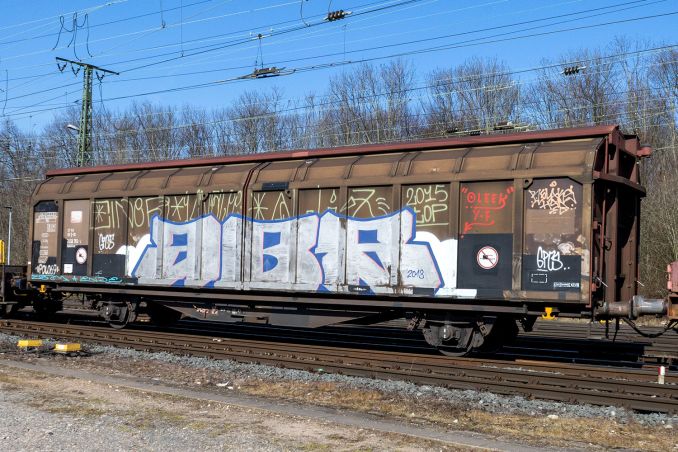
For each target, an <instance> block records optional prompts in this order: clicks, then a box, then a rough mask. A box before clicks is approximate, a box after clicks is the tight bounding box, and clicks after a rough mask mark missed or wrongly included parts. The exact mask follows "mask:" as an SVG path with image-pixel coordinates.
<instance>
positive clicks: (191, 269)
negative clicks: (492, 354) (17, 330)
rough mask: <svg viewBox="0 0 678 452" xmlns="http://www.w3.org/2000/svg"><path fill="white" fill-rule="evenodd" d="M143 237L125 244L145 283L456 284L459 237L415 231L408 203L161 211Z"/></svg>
mask: <svg viewBox="0 0 678 452" xmlns="http://www.w3.org/2000/svg"><path fill="white" fill-rule="evenodd" d="M243 228H245V229H246V233H245V234H243ZM243 236H245V237H246V240H245V245H244V247H245V248H244V250H243V249H242V238H243ZM142 243H144V244H145V245H144V249H143V250H139V249H138V247H137V249H134V250H132V249H130V248H131V247H128V249H127V250H125V252H126V253H127V255H128V268H131V269H132V271H131V272H130V275H131V276H132V277H136V278H139V282H140V283H151V284H152V283H155V284H172V285H178V286H182V285H193V286H195V285H200V286H207V287H224V288H248V287H250V288H255V287H271V288H289V289H298V290H318V291H342V290H346V289H345V288H346V287H347V286H367V287H369V291H370V292H372V293H392V292H393V291H394V290H395V287H396V286H398V285H400V286H404V287H428V288H431V289H433V290H435V291H439V292H440V293H441V294H446V295H450V294H453V292H454V290H455V285H456V259H457V243H456V240H453V239H449V240H445V241H440V240H438V238H437V237H436V236H435V235H434V234H432V233H430V232H417V231H416V215H415V213H414V211H413V210H412V209H411V208H409V207H408V208H404V209H402V210H401V211H398V212H395V213H392V214H389V215H386V216H382V217H377V218H369V219H358V218H352V217H344V216H341V215H338V214H336V213H335V212H333V211H326V212H324V213H322V214H316V213H309V214H305V215H302V216H300V217H297V218H290V219H285V220H271V221H261V220H253V219H249V218H246V219H243V218H242V217H240V216H239V215H236V214H231V215H229V216H228V217H226V218H225V219H224V220H223V221H219V220H218V219H217V218H216V217H214V216H213V215H209V216H204V217H201V218H197V219H195V220H191V221H188V222H183V223H175V222H171V221H169V220H166V219H162V218H160V217H157V216H156V217H154V218H153V219H152V220H151V224H150V234H149V239H148V240H142ZM243 260H244V262H243ZM243 264H244V265H243ZM241 272H242V276H241Z"/></svg>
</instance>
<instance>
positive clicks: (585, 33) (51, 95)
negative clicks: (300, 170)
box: [0, 0, 678, 133]
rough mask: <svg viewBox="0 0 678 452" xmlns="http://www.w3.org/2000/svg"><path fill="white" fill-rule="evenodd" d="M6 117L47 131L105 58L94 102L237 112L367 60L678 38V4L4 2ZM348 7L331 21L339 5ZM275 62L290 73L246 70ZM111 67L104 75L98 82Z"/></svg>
mask: <svg viewBox="0 0 678 452" xmlns="http://www.w3.org/2000/svg"><path fill="white" fill-rule="evenodd" d="M2 6H3V14H2V16H0V107H1V108H0V113H1V114H2V116H4V117H5V118H8V119H11V120H12V121H14V122H15V123H16V124H17V125H18V126H19V127H20V128H21V129H22V130H24V131H27V132H31V131H32V132H34V133H39V132H40V130H41V129H42V128H43V127H44V126H45V125H46V124H47V123H48V122H50V121H51V120H52V119H53V118H54V115H55V113H56V112H59V111H63V109H65V108H69V107H73V106H76V107H78V108H79V102H80V99H81V97H82V71H80V72H77V74H76V73H74V72H75V69H77V66H73V65H70V64H66V65H65V66H64V65H61V66H59V65H58V64H57V61H56V58H57V57H60V58H64V59H68V60H73V61H81V62H83V63H88V64H93V65H96V66H99V67H101V68H105V69H108V70H110V71H114V72H117V73H118V75H115V74H105V75H104V76H103V77H101V75H102V73H100V72H99V73H96V72H95V77H94V85H93V101H94V105H95V108H97V107H98V106H99V105H100V104H101V103H102V102H103V105H104V106H105V107H106V108H107V109H109V110H112V111H122V110H125V109H126V108H128V107H129V106H130V105H131V104H132V103H133V102H151V103H154V104H161V105H165V106H175V107H181V106H183V105H192V106H195V107H199V108H205V109H208V110H209V109H216V108H223V107H228V106H229V104H230V103H231V102H232V101H233V100H235V99H237V97H238V96H239V95H241V94H242V93H243V92H245V91H248V90H250V91H252V90H269V89H271V88H272V87H277V88H278V89H280V90H281V91H282V92H283V95H284V98H285V99H287V100H289V101H290V102H294V101H295V100H297V99H301V98H302V97H303V96H304V95H305V94H308V93H310V92H314V93H316V94H319V95H322V94H323V93H324V91H325V90H326V89H327V86H328V82H329V80H330V79H331V78H332V77H333V76H336V75H337V74H339V73H341V72H342V71H346V70H351V69H352V68H355V66H356V65H357V64H360V63H361V62H368V63H370V64H377V65H378V64H383V63H388V62H389V61H393V60H395V59H398V58H399V59H401V60H403V61H405V62H407V63H408V64H410V65H411V67H412V68H413V69H414V70H415V73H416V74H417V77H418V83H424V80H425V76H426V74H427V73H429V72H431V71H432V70H434V69H440V68H450V67H454V66H455V65H458V64H460V63H462V62H464V61H465V60H467V59H469V58H472V57H481V58H482V57H496V58H497V59H499V60H502V61H504V62H505V63H506V64H507V65H508V66H509V67H510V68H511V69H513V70H523V69H530V68H535V67H539V66H540V65H541V64H543V61H544V59H557V58H558V57H559V56H561V55H563V54H566V53H567V52H570V51H576V50H577V49H583V48H605V47H606V46H608V45H609V44H610V43H611V42H612V40H613V39H614V38H615V37H618V36H623V37H626V38H628V39H630V40H632V41H639V42H641V43H643V45H646V46H647V47H648V48H651V47H657V46H662V45H673V44H676V45H678V1H676V0H635V1H632V0H617V1H613V0H600V1H591V0H589V1H585V0H553V1H546V0H541V1H536V0H516V1H512V0H478V1H454V0H331V1H330V0H305V1H303V0H249V1H244V0H110V1H96V0H95V1H84V0H74V1H59V0H32V1H15V0H4V1H3V2H2ZM338 10H343V11H349V12H350V13H351V14H348V15H347V16H346V17H345V18H343V19H341V20H336V21H327V20H326V17H327V14H328V11H338ZM272 66H275V67H277V68H280V69H281V75H280V76H278V77H270V78H258V79H254V78H245V79H243V78H240V77H243V76H246V75H248V74H252V73H253V71H254V70H255V69H258V68H266V67H272ZM97 74H98V76H96V75H97Z"/></svg>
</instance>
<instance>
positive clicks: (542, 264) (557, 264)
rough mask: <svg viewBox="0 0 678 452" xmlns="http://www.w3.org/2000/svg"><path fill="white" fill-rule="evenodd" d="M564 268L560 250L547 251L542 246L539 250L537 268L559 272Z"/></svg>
mask: <svg viewBox="0 0 678 452" xmlns="http://www.w3.org/2000/svg"><path fill="white" fill-rule="evenodd" d="M562 268H563V262H562V261H561V260H560V251H557V250H553V251H547V250H545V249H543V248H542V247H541V246H540V247H539V249H538V250H537V270H539V271H543V272H557V271H558V270H561V269H562Z"/></svg>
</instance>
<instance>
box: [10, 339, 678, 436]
mask: <svg viewBox="0 0 678 452" xmlns="http://www.w3.org/2000/svg"><path fill="white" fill-rule="evenodd" d="M17 339H18V338H17V337H14V336H9V335H5V334H2V333H0V343H2V342H5V343H12V344H15V343H16V340H17ZM87 350H88V351H89V352H91V353H95V354H104V355H109V356H115V357H118V358H126V359H132V360H139V361H143V360H150V361H156V362H164V363H171V364H177V365H181V366H185V367H188V368H193V369H208V370H216V371H221V372H224V373H226V374H228V375H229V376H230V377H231V379H244V380H247V379H249V378H251V379H261V380H270V381H276V382H277V381H288V382H297V383H302V384H303V383H305V382H328V383H338V384H342V385H345V386H346V387H349V388H352V389H356V390H374V391H378V392H382V393H386V394H389V395H390V396H400V397H403V398H407V399H410V400H417V401H422V402H423V401H437V402H438V403H443V404H446V405H448V406H450V407H454V408H462V409H469V408H473V409H479V410H482V411H485V412H489V413H497V414H522V415H530V416H539V417H547V416H549V415H556V416H558V417H560V418H606V419H613V420H615V421H617V422H620V423H627V422H637V423H639V424H641V425H646V426H662V425H663V426H665V427H667V428H672V427H673V426H674V425H676V424H678V417H677V416H671V415H666V414H660V413H651V414H644V413H637V412H634V411H631V410H626V409H624V408H621V407H614V406H608V407H601V406H595V405H586V404H570V403H561V402H552V401H546V400H528V399H526V398H524V397H521V396H504V395H498V394H493V393H490V392H482V391H473V390H454V389H446V388H442V387H436V386H426V385H425V386H421V385H416V384H414V383H408V382H403V381H393V380H378V379H370V378H363V377H351V376H345V375H338V374H329V373H324V372H323V371H322V369H318V370H317V372H307V371H302V370H294V369H283V368H278V367H273V366H267V365H260V364H246V363H238V362H235V361H230V360H214V359H209V358H201V357H190V356H180V355H174V354H170V353H165V352H144V351H138V350H133V349H126V348H118V347H112V346H101V345H89V346H87ZM223 383H227V381H224V382H223ZM223 383H222V384H223Z"/></svg>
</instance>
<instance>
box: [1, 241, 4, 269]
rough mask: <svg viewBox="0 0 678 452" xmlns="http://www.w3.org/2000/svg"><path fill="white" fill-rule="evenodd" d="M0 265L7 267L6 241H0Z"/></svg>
mask: <svg viewBox="0 0 678 452" xmlns="http://www.w3.org/2000/svg"><path fill="white" fill-rule="evenodd" d="M0 265H5V241H4V240H0Z"/></svg>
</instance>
